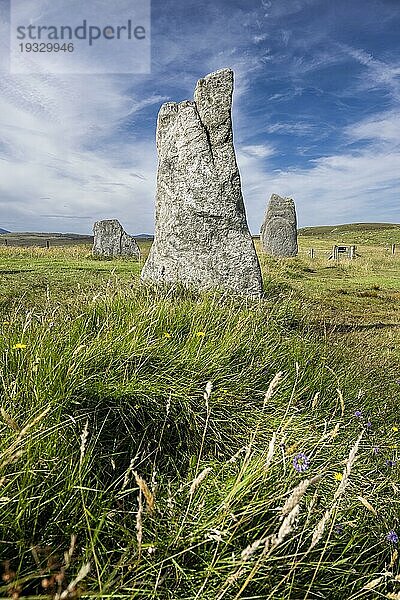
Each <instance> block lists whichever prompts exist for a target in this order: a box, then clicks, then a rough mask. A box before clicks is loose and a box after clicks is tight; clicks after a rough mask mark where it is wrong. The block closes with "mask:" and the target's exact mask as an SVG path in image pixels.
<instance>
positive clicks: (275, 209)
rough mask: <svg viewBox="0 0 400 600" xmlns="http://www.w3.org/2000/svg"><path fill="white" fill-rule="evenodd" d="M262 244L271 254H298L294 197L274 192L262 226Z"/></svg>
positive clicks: (283, 256) (278, 255)
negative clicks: (286, 196) (282, 196)
mask: <svg viewBox="0 0 400 600" xmlns="http://www.w3.org/2000/svg"><path fill="white" fill-rule="evenodd" d="M261 245H262V248H263V250H264V251H265V252H266V253H267V254H270V255H271V256H276V257H280V258H285V257H288V256H296V255H297V252H298V246H297V217H296V207H295V205H294V201H293V200H292V198H281V197H280V196H278V194H272V196H271V199H270V201H269V204H268V207H267V211H266V213H265V218H264V223H263V224H262V227H261Z"/></svg>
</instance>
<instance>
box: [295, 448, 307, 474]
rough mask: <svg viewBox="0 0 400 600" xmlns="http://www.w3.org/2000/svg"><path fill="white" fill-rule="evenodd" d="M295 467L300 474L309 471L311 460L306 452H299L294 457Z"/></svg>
mask: <svg viewBox="0 0 400 600" xmlns="http://www.w3.org/2000/svg"><path fill="white" fill-rule="evenodd" d="M293 466H294V468H295V469H296V471H297V472H298V473H302V472H303V471H307V469H308V467H309V466H310V459H309V458H308V456H307V455H306V454H304V452H299V453H298V454H296V455H295V456H294V457H293Z"/></svg>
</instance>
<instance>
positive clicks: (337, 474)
mask: <svg viewBox="0 0 400 600" xmlns="http://www.w3.org/2000/svg"><path fill="white" fill-rule="evenodd" d="M333 478H334V479H335V481H342V479H343V474H342V473H335V474H334V476H333Z"/></svg>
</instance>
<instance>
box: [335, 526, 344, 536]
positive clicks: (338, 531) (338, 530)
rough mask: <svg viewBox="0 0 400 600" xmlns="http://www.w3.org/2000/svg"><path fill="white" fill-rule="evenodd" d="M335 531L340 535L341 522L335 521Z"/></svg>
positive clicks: (342, 529) (342, 530)
mask: <svg viewBox="0 0 400 600" xmlns="http://www.w3.org/2000/svg"><path fill="white" fill-rule="evenodd" d="M335 533H337V534H338V535H342V533H344V525H342V524H341V523H336V525H335Z"/></svg>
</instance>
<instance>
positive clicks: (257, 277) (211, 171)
mask: <svg viewBox="0 0 400 600" xmlns="http://www.w3.org/2000/svg"><path fill="white" fill-rule="evenodd" d="M232 94H233V72H232V71H231V70H230V69H223V70H221V71H217V72H215V73H211V74H210V75H207V76H206V77H205V78H204V79H200V81H198V82H197V86H196V89H195V93H194V101H184V102H180V103H179V104H176V103H174V102H168V103H167V104H164V105H163V106H162V107H161V109H160V112H159V115H158V122H157V151H158V157H159V165H158V174H157V197H156V224H155V239H154V243H153V246H152V248H151V251H150V255H149V257H148V260H147V262H146V264H145V266H144V268H143V271H142V279H143V280H144V281H148V282H153V283H156V284H176V283H181V284H183V285H185V286H188V287H191V288H195V289H198V290H206V289H213V288H214V289H215V288H219V289H222V290H226V291H229V292H232V293H236V294H241V295H250V296H260V294H261V291H262V279H261V270H260V265H259V262H258V258H257V255H256V252H255V249H254V244H253V240H252V238H251V235H250V232H249V229H248V226H247V221H246V214H245V208H244V204H243V197H242V191H241V185H240V175H239V170H238V167H237V163H236V157H235V150H234V146H233V133H232V120H231V106H232Z"/></svg>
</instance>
